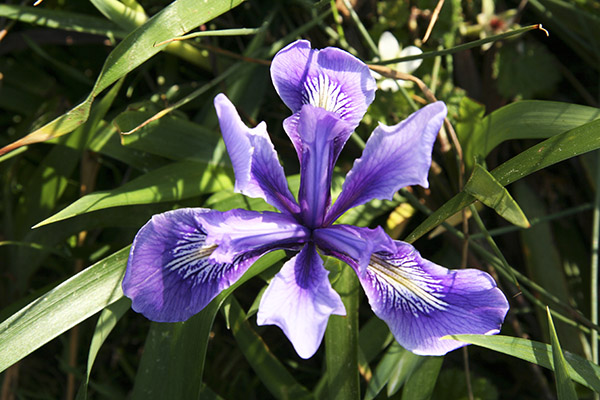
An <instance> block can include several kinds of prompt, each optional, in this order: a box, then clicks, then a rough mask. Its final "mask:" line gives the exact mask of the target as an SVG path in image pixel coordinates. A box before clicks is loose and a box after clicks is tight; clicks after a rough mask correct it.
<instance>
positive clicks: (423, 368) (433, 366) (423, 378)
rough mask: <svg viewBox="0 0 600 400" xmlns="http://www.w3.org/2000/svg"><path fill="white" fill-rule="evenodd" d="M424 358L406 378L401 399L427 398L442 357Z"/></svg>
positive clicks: (431, 391)
mask: <svg viewBox="0 0 600 400" xmlns="http://www.w3.org/2000/svg"><path fill="white" fill-rule="evenodd" d="M424 358H425V360H424V361H423V362H422V363H421V365H420V366H419V367H418V368H417V370H416V371H415V372H413V374H412V375H411V376H410V377H409V378H408V381H407V382H406V384H405V385H404V389H403V390H402V398H403V399H411V400H427V399H429V398H430V397H431V394H432V393H433V389H434V388H435V383H436V382H437V378H438V375H439V374H440V368H441V367H442V363H443V362H444V357H424Z"/></svg>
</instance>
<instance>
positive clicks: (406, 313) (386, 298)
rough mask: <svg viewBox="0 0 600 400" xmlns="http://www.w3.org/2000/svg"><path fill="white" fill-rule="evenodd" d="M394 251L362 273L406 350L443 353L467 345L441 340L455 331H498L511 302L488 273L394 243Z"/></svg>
mask: <svg viewBox="0 0 600 400" xmlns="http://www.w3.org/2000/svg"><path fill="white" fill-rule="evenodd" d="M396 247H397V250H396V252H395V253H392V254H390V253H376V254H374V255H373V256H372V258H371V263H370V265H369V268H368V269H367V273H366V274H364V275H363V276H362V277H361V276H360V275H359V279H360V281H361V284H362V286H363V288H364V290H365V293H366V294H367V297H368V299H369V303H370V304H371V308H373V311H374V312H375V314H376V315H377V316H378V317H379V318H381V319H382V320H384V321H385V322H386V323H387V324H388V326H389V327H390V330H391V331H392V333H393V334H394V337H395V338H396V340H397V341H398V343H400V344H401V345H402V346H403V347H404V348H406V349H408V350H410V351H412V352H413V353H416V354H421V355H443V354H446V353H447V352H449V351H451V350H454V349H456V348H458V347H462V346H464V345H465V343H462V342H458V341H456V340H447V339H443V340H442V339H441V338H442V337H443V336H446V335H456V334H496V333H498V332H499V331H500V326H501V324H502V321H503V320H504V317H505V315H506V312H507V311H508V302H507V301H506V297H504V294H502V292H501V291H500V289H498V288H497V287H496V282H494V279H493V278H492V277H491V276H490V275H488V274H487V273H485V272H483V271H480V270H475V269H462V270H448V269H446V268H443V267H440V266H439V265H437V264H434V263H432V262H431V261H428V260H425V259H423V258H421V256H420V254H419V253H418V252H417V251H416V250H415V249H414V247H412V246H411V245H409V244H407V243H403V242H399V241H397V242H396Z"/></svg>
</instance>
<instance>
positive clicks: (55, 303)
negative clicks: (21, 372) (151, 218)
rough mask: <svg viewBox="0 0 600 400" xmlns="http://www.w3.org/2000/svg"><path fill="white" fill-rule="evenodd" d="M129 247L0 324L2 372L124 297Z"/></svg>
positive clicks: (0, 366)
mask: <svg viewBox="0 0 600 400" xmlns="http://www.w3.org/2000/svg"><path fill="white" fill-rule="evenodd" d="M128 255H129V247H126V248H124V249H122V250H120V251H118V252H116V253H114V254H113V255H111V256H109V257H107V258H105V259H104V260H102V261H100V262H98V263H96V264H94V265H93V266H91V267H89V268H87V269H85V270H84V271H82V272H80V273H79V274H77V275H75V276H74V277H72V278H71V279H69V280H67V281H66V282H64V283H62V284H61V285H59V286H57V287H56V288H55V289H53V290H51V291H50V292H48V293H47V294H45V295H43V296H42V297H40V298H39V299H37V300H35V301H33V302H32V303H30V304H29V305H28V306H26V307H24V308H23V309H21V310H20V311H19V312H17V313H16V314H14V315H13V316H11V317H10V318H8V319H7V320H6V321H4V322H2V323H1V324H0V348H2V349H3V350H2V352H1V353H0V372H2V371H4V370H5V369H6V368H8V367H9V366H11V365H12V364H14V363H16V362H17V361H19V360H20V359H22V358H23V357H25V356H27V355H28V354H30V353H31V352H33V351H34V350H36V349H37V348H39V347H40V346H42V345H44V344H46V343H48V342H49V341H50V340H52V339H54V338H55V337H57V336H58V335H60V334H61V333H63V332H65V331H67V330H68V329H70V328H72V327H73V326H75V325H77V324H78V323H80V322H81V321H83V320H85V319H87V318H89V317H90V316H92V315H94V314H95V313H97V312H98V311H100V310H102V309H103V308H104V307H106V306H108V305H110V304H112V303H114V302H115V301H117V300H119V299H120V298H121V297H123V292H122V290H121V280H122V279H123V274H124V273H125V264H126V263H127V256H128Z"/></svg>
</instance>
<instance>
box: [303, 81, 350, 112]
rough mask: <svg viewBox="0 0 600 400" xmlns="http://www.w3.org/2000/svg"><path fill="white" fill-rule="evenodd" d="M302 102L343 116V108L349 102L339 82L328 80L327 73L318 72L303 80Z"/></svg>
mask: <svg viewBox="0 0 600 400" xmlns="http://www.w3.org/2000/svg"><path fill="white" fill-rule="evenodd" d="M302 102H303V103H304V104H312V105H313V106H316V107H321V108H324V109H326V110H327V111H331V112H334V113H337V114H340V115H341V116H343V115H344V114H345V111H344V110H343V109H344V108H345V107H346V106H348V104H349V103H350V98H348V96H346V94H345V93H343V92H342V87H341V85H340V84H339V83H337V82H334V81H332V80H330V79H329V77H328V76H327V75H324V74H319V75H318V76H313V77H312V78H310V79H308V80H306V81H305V82H304V91H303V93H302Z"/></svg>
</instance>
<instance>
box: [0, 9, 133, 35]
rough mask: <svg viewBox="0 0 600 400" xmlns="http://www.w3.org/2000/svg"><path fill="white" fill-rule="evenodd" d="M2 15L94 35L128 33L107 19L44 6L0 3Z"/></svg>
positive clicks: (0, 15)
mask: <svg viewBox="0 0 600 400" xmlns="http://www.w3.org/2000/svg"><path fill="white" fill-rule="evenodd" d="M0 17H5V18H8V19H12V20H16V21H20V22H24V23H27V24H34V25H39V26H44V27H47V28H52V29H64V30H67V31H75V32H85V33H91V34H94V35H106V36H109V37H111V36H114V37H116V38H123V37H125V36H126V35H127V31H125V30H123V29H121V28H120V27H119V26H117V25H116V24H114V23H112V22H109V21H106V20H105V19H102V18H97V17H92V16H90V15H86V14H80V13H73V12H69V11H64V10H51V9H47V8H44V7H27V6H17V5H12V4H0Z"/></svg>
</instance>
